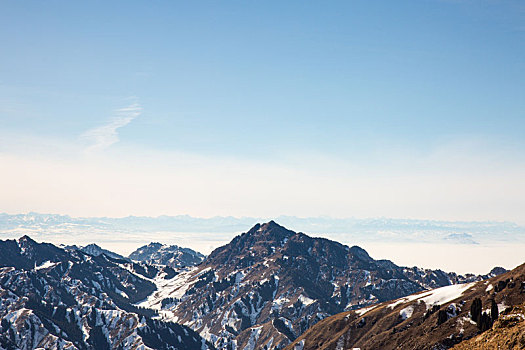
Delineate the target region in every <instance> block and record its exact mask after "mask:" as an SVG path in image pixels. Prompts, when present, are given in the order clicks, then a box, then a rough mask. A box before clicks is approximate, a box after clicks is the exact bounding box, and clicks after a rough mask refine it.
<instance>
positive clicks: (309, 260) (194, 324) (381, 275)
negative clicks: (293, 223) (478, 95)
mask: <svg viewBox="0 0 525 350" xmlns="http://www.w3.org/2000/svg"><path fill="white" fill-rule="evenodd" d="M484 277H487V276H474V275H468V276H459V275H457V274H455V273H445V272H443V271H440V270H423V269H419V268H416V267H413V268H406V267H399V266H397V265H395V264H394V263H392V262H391V261H388V260H374V259H372V258H371V257H370V256H369V255H368V254H367V252H366V251H364V250H363V249H361V248H359V247H357V246H354V247H348V246H345V245H342V244H340V243H337V242H334V241H330V240H328V239H324V238H312V237H309V236H307V235H305V234H303V233H296V232H293V231H290V230H287V229H286V228H284V227H282V226H280V225H278V224H276V223H275V222H273V221H271V222H269V223H266V224H263V225H260V224H257V225H255V226H254V227H253V228H252V229H251V230H249V231H248V232H246V233H243V234H242V235H239V236H237V237H235V238H234V239H233V240H232V241H231V242H230V243H229V244H227V245H225V246H222V247H220V248H217V249H216V250H215V251H213V252H212V253H211V254H210V255H209V256H208V257H207V258H206V259H205V260H204V261H203V262H202V263H201V264H200V265H198V266H196V267H194V268H190V269H188V270H187V271H185V272H183V273H181V274H179V275H178V276H176V277H175V278H173V279H172V280H170V281H169V282H166V281H160V282H157V288H158V290H157V291H155V292H154V293H152V294H151V295H150V296H149V297H148V298H147V299H146V300H145V301H144V302H142V303H140V304H139V305H140V306H142V307H147V308H152V309H154V310H157V311H158V312H159V314H160V315H162V317H163V318H164V319H170V320H173V321H176V322H181V323H183V324H185V325H187V326H189V327H191V328H192V329H194V330H195V331H197V332H199V333H200V334H201V335H202V336H203V337H205V338H206V339H208V340H209V341H211V342H212V343H213V344H214V345H215V346H216V347H217V348H220V349H247V350H250V349H252V350H253V349H264V348H268V349H277V348H283V347H284V346H286V345H287V344H289V343H290V342H292V341H294V340H295V339H296V338H297V337H298V336H299V335H300V334H302V333H303V332H304V331H306V330H307V329H308V328H310V327H311V326H313V325H314V324H316V323H317V322H319V321H320V320H322V319H324V318H326V317H328V316H330V315H334V314H336V313H339V312H342V311H344V310H349V309H357V308H362V307H366V306H370V305H374V304H377V303H380V302H383V301H387V300H392V299H396V298H399V297H403V296H406V295H410V294H412V293H416V292H419V291H423V290H427V289H431V288H435V287H440V286H447V285H452V284H457V283H463V282H471V281H477V280H481V279H483V278H484Z"/></svg>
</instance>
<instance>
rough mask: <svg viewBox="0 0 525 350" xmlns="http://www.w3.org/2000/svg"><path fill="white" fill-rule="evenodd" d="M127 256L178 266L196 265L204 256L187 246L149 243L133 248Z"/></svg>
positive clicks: (138, 259) (147, 261)
mask: <svg viewBox="0 0 525 350" xmlns="http://www.w3.org/2000/svg"><path fill="white" fill-rule="evenodd" d="M129 258H130V259H132V260H135V261H142V262H145V263H148V264H162V265H167V266H170V267H173V268H179V267H186V266H195V265H198V264H199V263H201V262H202V261H203V260H204V258H205V256H204V255H202V254H201V253H199V252H196V251H194V250H192V249H189V248H182V247H179V246H176V245H165V244H160V243H150V244H148V245H145V246H142V247H140V248H138V249H137V250H135V251H134V252H133V253H131V254H130V255H129Z"/></svg>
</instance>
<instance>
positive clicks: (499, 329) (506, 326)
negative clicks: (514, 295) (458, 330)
mask: <svg viewBox="0 0 525 350" xmlns="http://www.w3.org/2000/svg"><path fill="white" fill-rule="evenodd" d="M453 349H454V350H492V349H499V350H514V349H525V304H521V305H518V306H513V307H509V308H506V310H505V311H504V312H503V313H502V314H501V315H500V316H499V319H498V320H497V321H496V322H495V323H494V326H493V327H492V328H491V329H489V330H488V331H486V332H484V333H482V334H480V335H478V336H476V337H474V338H472V339H469V340H466V341H464V342H461V343H459V344H458V345H456V346H454V347H453Z"/></svg>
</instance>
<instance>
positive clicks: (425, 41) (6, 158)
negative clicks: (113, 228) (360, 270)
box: [0, 0, 525, 225]
mask: <svg viewBox="0 0 525 350" xmlns="http://www.w3.org/2000/svg"><path fill="white" fill-rule="evenodd" d="M524 43H525V3H524V2H523V1H517V0H516V1H507V0H503V1H495V0H439V1H438V0H418V1H395V2H394V1H374V2H370V1H329V2H326V1H322V2H321V1H311V2H304V1H286V2H283V1H228V2H226V1H154V2H152V1H111V2H107V1H90V2H72V1H46V2H42V1H23V2H21V1H1V2H0V212H6V213H12V214H14V213H24V212H30V211H35V212H43V213H58V214H68V215H74V216H126V215H149V216H157V215H177V214H189V215H193V216H198V217H210V216H215V215H232V216H256V217H271V216H279V215H296V216H302V217H306V216H320V215H326V216H333V217H398V218H417V219H437V220H482V221H485V220H497V221H512V222H516V223H518V224H521V225H523V224H525V217H524V216H523V212H524V209H525V180H524V179H525V137H524V136H525V45H524Z"/></svg>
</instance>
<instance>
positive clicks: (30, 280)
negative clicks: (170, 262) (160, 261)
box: [0, 236, 212, 350]
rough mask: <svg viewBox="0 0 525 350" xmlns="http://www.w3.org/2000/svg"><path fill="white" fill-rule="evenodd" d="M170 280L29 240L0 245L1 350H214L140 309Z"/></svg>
mask: <svg viewBox="0 0 525 350" xmlns="http://www.w3.org/2000/svg"><path fill="white" fill-rule="evenodd" d="M172 271H173V270H172ZM168 274H169V271H168V272H167V271H163V270H162V269H158V268H155V267H148V266H146V265H141V264H134V263H129V262H127V261H124V260H116V259H112V258H111V257H108V256H107V255H105V254H101V255H98V256H94V255H89V254H86V253H84V252H83V251H81V250H78V249H72V250H64V249H60V248H58V247H56V246H54V245H51V244H45V243H44V244H39V243H37V242H35V241H33V240H32V239H31V238H29V237H27V236H24V237H22V238H20V239H19V240H18V241H15V240H7V241H0V348H1V349H24V350H25V349H35V348H44V349H96V350H98V349H201V348H202V349H207V348H212V346H211V345H209V344H206V342H205V341H204V339H202V338H201V337H200V336H199V335H198V334H197V333H195V332H194V331H192V330H191V329H189V328H187V327H185V326H181V325H178V324H175V323H169V322H162V321H159V320H154V319H152V316H155V313H154V312H153V311H152V310H145V309H140V308H137V307H135V306H134V305H133V303H136V302H138V301H140V300H142V299H144V298H145V297H146V296H147V295H149V294H151V293H152V292H153V291H154V290H155V289H156V287H155V284H154V283H152V282H151V281H149V280H148V278H154V277H160V276H167V275H168ZM174 275H175V273H174V271H173V273H172V277H173V276H174Z"/></svg>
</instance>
